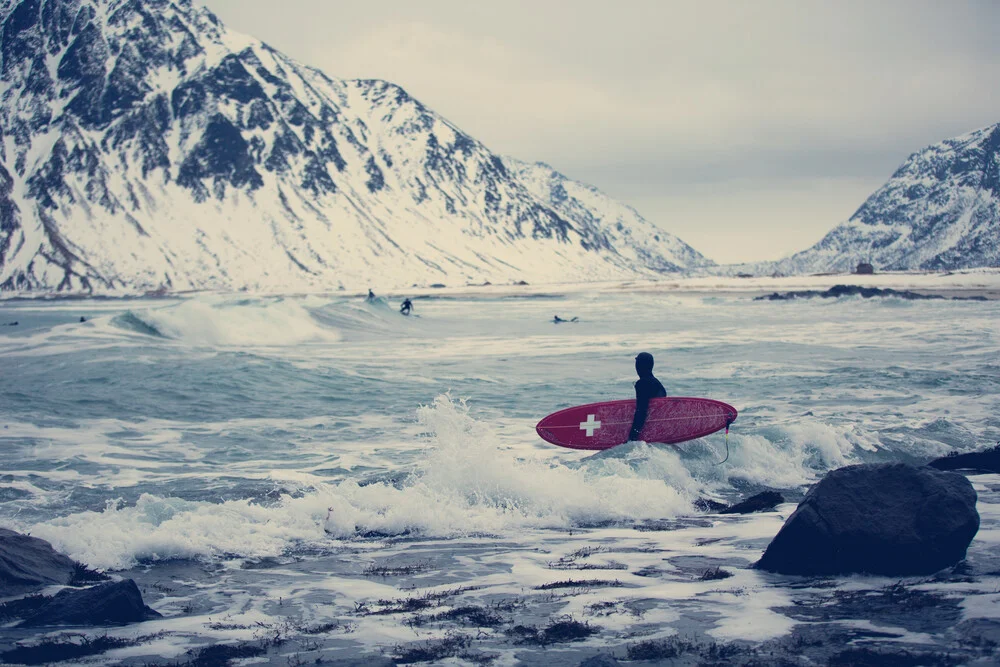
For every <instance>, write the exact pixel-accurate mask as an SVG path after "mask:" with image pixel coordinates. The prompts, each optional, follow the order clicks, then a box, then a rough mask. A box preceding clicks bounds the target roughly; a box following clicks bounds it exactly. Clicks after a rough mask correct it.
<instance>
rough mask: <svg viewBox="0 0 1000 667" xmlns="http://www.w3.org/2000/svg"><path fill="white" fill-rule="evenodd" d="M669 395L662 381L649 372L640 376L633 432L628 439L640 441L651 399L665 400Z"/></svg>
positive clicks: (636, 386) (636, 387) (636, 392)
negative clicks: (640, 432)
mask: <svg viewBox="0 0 1000 667" xmlns="http://www.w3.org/2000/svg"><path fill="white" fill-rule="evenodd" d="M666 395H667V390H666V389H664V388H663V385H662V384H660V381H659V380H657V379H656V378H655V377H653V373H652V372H649V373H646V374H644V375H641V376H639V379H638V380H637V381H636V383H635V417H634V418H633V419H632V430H631V431H629V434H628V439H629V440H630V441H632V440H638V439H639V431H641V430H642V427H643V426H645V425H646V413H647V412H648V411H649V399H651V398H663V397H665V396H666Z"/></svg>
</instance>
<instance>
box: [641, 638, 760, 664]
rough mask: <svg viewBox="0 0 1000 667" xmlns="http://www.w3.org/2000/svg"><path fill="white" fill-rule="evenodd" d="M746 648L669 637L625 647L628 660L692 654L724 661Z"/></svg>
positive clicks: (745, 650) (704, 659)
mask: <svg viewBox="0 0 1000 667" xmlns="http://www.w3.org/2000/svg"><path fill="white" fill-rule="evenodd" d="M744 652H747V649H746V648H745V647H742V646H738V645H736V644H716V643H715V642H706V643H701V642H695V641H688V640H685V639H681V638H680V637H670V638H668V639H657V640H649V641H644V642H639V643H638V644H632V645H631V646H629V647H628V648H627V649H626V654H627V656H628V659H629V660H672V659H674V658H678V657H680V656H684V655H694V656H698V657H699V658H701V659H702V660H703V661H713V662H718V661H726V662H729V661H730V659H731V658H733V657H734V656H737V655H739V654H740V653H744Z"/></svg>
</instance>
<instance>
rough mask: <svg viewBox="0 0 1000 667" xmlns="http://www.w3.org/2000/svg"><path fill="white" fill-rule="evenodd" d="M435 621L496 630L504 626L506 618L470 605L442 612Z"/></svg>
mask: <svg viewBox="0 0 1000 667" xmlns="http://www.w3.org/2000/svg"><path fill="white" fill-rule="evenodd" d="M432 620H435V621H458V622H460V623H463V624H467V625H474V626H476V627H480V628H495V627H498V626H500V625H503V624H504V618H503V616H501V615H500V614H498V613H496V612H495V611H493V610H490V609H487V608H486V607H480V606H477V605H469V606H465V607H456V608H455V609H450V610H448V611H445V612H441V613H440V614H437V615H436V616H434V617H433V619H432Z"/></svg>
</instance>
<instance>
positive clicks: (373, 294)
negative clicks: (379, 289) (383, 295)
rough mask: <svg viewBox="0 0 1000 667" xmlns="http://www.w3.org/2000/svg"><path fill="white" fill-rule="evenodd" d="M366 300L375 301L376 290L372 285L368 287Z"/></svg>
mask: <svg viewBox="0 0 1000 667" xmlns="http://www.w3.org/2000/svg"><path fill="white" fill-rule="evenodd" d="M366 301H368V303H375V292H373V291H372V288H371V287H369V288H368V298H367V299H366Z"/></svg>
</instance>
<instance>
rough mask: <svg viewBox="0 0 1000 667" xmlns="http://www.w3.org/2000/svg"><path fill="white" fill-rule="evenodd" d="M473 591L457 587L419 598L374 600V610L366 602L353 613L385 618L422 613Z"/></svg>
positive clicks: (466, 587) (471, 587)
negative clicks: (445, 600)
mask: <svg viewBox="0 0 1000 667" xmlns="http://www.w3.org/2000/svg"><path fill="white" fill-rule="evenodd" d="M471 590H475V587H473V586H459V587H457V588H450V589H448V590H444V591H428V592H426V593H424V594H423V595H420V596H411V597H406V598H397V599H395V600H385V599H382V600H376V601H375V602H373V603H370V604H371V605H372V606H374V607H375V608H374V609H373V608H372V607H370V606H369V603H368V602H356V603H355V607H356V609H355V611H356V612H357V613H358V614H360V615H361V616H385V615H389V614H405V613H407V612H415V611H423V610H424V609H430V608H431V607H436V606H439V605H440V604H441V601H442V600H444V599H446V598H449V597H454V596H456V595H461V594H462V593H465V592H466V591H471Z"/></svg>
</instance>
